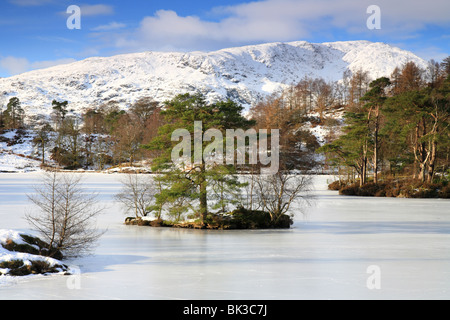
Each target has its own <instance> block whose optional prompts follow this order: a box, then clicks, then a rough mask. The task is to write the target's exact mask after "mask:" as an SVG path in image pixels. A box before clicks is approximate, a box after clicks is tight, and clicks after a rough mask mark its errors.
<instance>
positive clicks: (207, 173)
mask: <svg viewBox="0 0 450 320" xmlns="http://www.w3.org/2000/svg"><path fill="white" fill-rule="evenodd" d="M242 110H243V108H242V106H240V105H238V104H236V103H234V102H232V101H220V102H217V103H212V104H208V103H206V101H205V98H204V96H202V95H199V94H197V95H190V94H184V95H178V96H177V97H175V98H174V99H172V100H171V101H168V102H166V103H165V107H164V108H163V111H162V112H161V113H162V115H163V116H164V117H165V122H166V124H165V125H163V126H162V127H161V128H160V129H159V131H158V136H157V137H155V138H154V139H153V140H152V141H151V142H150V143H149V144H148V145H146V146H144V148H146V149H152V150H159V152H160V155H159V156H158V157H157V158H156V159H154V166H153V170H154V171H155V172H159V173H161V179H163V180H164V183H166V185H167V187H166V188H165V189H164V190H163V191H162V192H160V193H159V195H158V196H157V197H158V201H159V203H160V204H162V203H166V202H170V203H175V202H176V201H179V200H182V199H188V200H189V201H185V203H187V204H189V207H190V208H191V209H193V211H194V212H195V214H196V215H197V216H198V217H199V218H200V219H201V221H203V222H205V220H206V218H207V216H208V210H209V206H208V193H209V192H210V191H209V190H208V187H209V186H211V185H212V178H213V179H216V181H217V179H218V178H217V176H216V175H217V174H219V172H218V171H217V170H214V171H213V170H212V167H211V166H208V165H207V163H206V162H205V156H203V155H205V154H208V151H206V148H207V144H208V143H207V142H205V141H203V142H202V145H201V152H202V154H201V155H200V156H201V159H198V158H197V157H198V155H196V154H195V152H194V151H195V149H196V148H195V143H197V142H196V141H195V136H196V135H201V137H203V135H204V133H205V132H206V131H207V130H208V129H213V128H214V129H218V130H220V131H221V132H223V133H224V132H225V130H226V129H237V128H241V129H244V130H245V129H247V128H250V126H252V125H253V124H254V122H253V121H250V120H247V119H245V118H244V117H243V116H242V114H241V113H242ZM198 121H200V122H201V124H202V126H201V128H199V127H198V126H196V124H195V122H197V123H198ZM176 129H181V130H185V131H184V132H186V133H187V135H188V136H189V137H188V138H190V140H189V141H187V143H188V145H189V147H191V150H192V152H191V153H190V154H188V155H187V159H185V160H186V163H184V164H183V163H179V162H178V163H177V162H176V159H172V151H173V149H174V147H175V146H176V145H177V144H178V143H177V142H174V141H172V139H171V138H172V133H173V132H174V131H175V130H176ZM224 136H225V135H224ZM196 159H197V161H196ZM198 160H200V161H198ZM229 173H230V172H229V171H228V172H227V173H226V174H224V175H223V176H225V175H227V174H229ZM231 181H232V180H231V179H230V180H228V179H224V180H223V182H224V183H228V182H230V183H231ZM195 201H198V206H194V205H193V203H194V202H195ZM184 209H187V206H186V207H185V208H184Z"/></svg>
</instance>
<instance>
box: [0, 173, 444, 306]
mask: <svg viewBox="0 0 450 320" xmlns="http://www.w3.org/2000/svg"><path fill="white" fill-rule="evenodd" d="M84 175H85V181H86V185H87V186H88V187H89V188H90V189H91V190H96V191H98V192H99V193H100V199H101V201H102V202H103V203H104V204H105V205H108V210H107V211H106V213H105V214H104V215H102V216H101V217H100V218H99V220H98V225H99V226H100V227H101V228H107V229H108V231H107V232H106V234H105V235H104V236H103V237H102V238H101V242H100V244H99V246H98V247H97V248H96V250H95V253H94V254H93V255H92V256H88V257H85V258H82V259H77V260H73V261H65V262H66V264H69V265H71V266H72V267H73V269H75V270H76V269H77V268H78V269H79V270H80V274H77V275H74V276H61V275H57V276H36V277H32V278H29V277H28V278H25V279H20V278H14V279H12V278H9V279H6V280H5V279H2V280H0V283H1V284H0V299H283V300H289V299H449V298H450V250H449V247H450V210H449V208H450V200H442V199H391V198H363V197H345V196H339V195H338V194H337V192H335V191H328V190H326V183H327V179H331V178H332V177H327V176H317V177H316V178H315V181H316V183H315V186H316V191H315V194H316V196H317V197H316V200H315V206H314V207H312V208H311V209H310V210H309V212H308V213H307V214H306V215H304V216H302V215H300V216H297V218H296V221H295V223H294V226H293V228H292V229H289V230H254V231H248V230H247V231H245V230H235V231H220V230H216V231H214V230H212V231H204V230H183V229H165V228H149V227H136V226H125V225H124V224H123V221H124V218H125V217H124V215H123V214H122V213H121V211H120V207H119V206H118V205H117V204H115V203H114V202H113V195H114V194H115V193H116V192H117V191H118V190H119V189H120V183H119V182H118V181H119V175H117V174H110V175H107V174H84ZM36 177H38V174H36V173H27V174H1V175H0V229H11V230H19V231H24V232H29V231H30V230H28V226H27V224H26V222H25V221H24V220H23V216H24V212H25V210H27V208H28V209H29V203H28V202H27V201H26V197H25V195H24V193H26V192H31V189H30V186H31V185H33V184H34V183H36V180H35V178H36ZM369 266H377V267H378V268H379V270H380V274H379V275H380V277H379V280H380V282H379V284H380V289H369V288H368V286H367V282H368V281H369V282H370V279H372V278H370V277H371V276H372V274H371V273H367V270H368V268H369ZM0 279H1V278H0Z"/></svg>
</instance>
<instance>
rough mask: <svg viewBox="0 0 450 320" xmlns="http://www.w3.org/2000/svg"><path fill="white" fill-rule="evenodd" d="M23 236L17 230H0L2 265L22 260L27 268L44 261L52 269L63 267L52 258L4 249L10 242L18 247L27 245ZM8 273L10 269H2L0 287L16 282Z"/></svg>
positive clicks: (0, 262) (63, 271)
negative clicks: (32, 263) (9, 282)
mask: <svg viewBox="0 0 450 320" xmlns="http://www.w3.org/2000/svg"><path fill="white" fill-rule="evenodd" d="M21 234H23V233H19V232H18V231H15V230H9V229H0V265H1V264H2V263H4V262H10V261H14V260H22V261H23V263H24V265H25V266H30V265H31V262H32V261H44V262H46V263H47V264H48V265H49V266H50V267H54V266H58V265H59V266H62V265H63V263H62V262H61V261H59V260H57V259H53V258H50V257H44V256H40V255H34V254H29V253H23V252H15V251H9V250H7V249H6V248H4V247H3V246H4V245H6V244H7V243H8V242H9V241H13V242H14V243H16V244H18V245H20V244H27V243H26V242H25V241H24V240H23V238H22V237H21ZM29 236H31V235H29ZM8 272H9V269H7V268H0V285H2V284H5V283H7V282H8V281H11V280H14V278H16V277H12V276H10V275H7V273H8ZM66 272H67V270H62V269H61V271H60V273H66ZM30 276H36V275H30ZM30 276H27V277H30Z"/></svg>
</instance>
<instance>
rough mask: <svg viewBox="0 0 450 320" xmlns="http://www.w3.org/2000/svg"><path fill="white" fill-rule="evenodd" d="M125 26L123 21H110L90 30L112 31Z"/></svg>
mask: <svg viewBox="0 0 450 320" xmlns="http://www.w3.org/2000/svg"><path fill="white" fill-rule="evenodd" d="M126 27H127V25H126V24H124V23H119V22H110V23H108V24H106V25H101V26H98V27H95V28H92V31H112V30H118V29H123V28H126Z"/></svg>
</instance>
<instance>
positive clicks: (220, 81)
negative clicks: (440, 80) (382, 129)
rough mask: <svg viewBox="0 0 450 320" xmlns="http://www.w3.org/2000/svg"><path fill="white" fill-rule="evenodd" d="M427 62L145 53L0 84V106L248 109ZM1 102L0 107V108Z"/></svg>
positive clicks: (313, 52) (380, 56)
mask: <svg viewBox="0 0 450 320" xmlns="http://www.w3.org/2000/svg"><path fill="white" fill-rule="evenodd" d="M408 61H413V62H415V63H416V64H417V65H418V66H419V67H422V68H426V66H427V63H426V61H424V60H423V59H421V58H419V57H418V56H416V55H414V54H413V53H411V52H408V51H404V50H401V49H399V48H396V47H392V46H390V45H387V44H384V43H373V42H369V41H346V42H330V43H322V44H318V43H308V42H305V41H297V42H289V43H268V44H261V45H252V46H245V47H237V48H229V49H223V50H219V51H215V52H189V53H183V52H143V53H132V54H122V55H117V56H113V57H105V58H101V57H95V58H88V59H86V60H83V61H78V62H74V63H71V64H67V65H59V66H55V67H51V68H48V69H42V70H35V71H31V72H27V73H24V74H21V75H17V76H13V77H10V78H3V79H0V99H3V104H5V102H6V101H7V100H9V98H10V97H13V96H17V97H18V98H19V99H20V101H21V102H22V106H23V107H24V109H25V111H27V112H29V113H32V114H49V113H50V112H51V111H52V107H51V102H52V100H53V99H56V100H60V101H63V100H67V101H69V106H70V108H71V109H74V110H75V111H81V109H82V108H85V107H89V106H93V105H100V104H102V103H104V102H107V101H110V100H116V101H118V102H119V103H121V104H122V105H123V107H126V106H128V105H129V104H131V103H133V102H134V101H136V100H137V99H139V98H141V97H144V96H150V97H153V98H154V99H155V100H157V101H165V100H167V99H171V98H173V97H174V96H175V95H176V94H179V93H187V92H189V93H195V92H198V91H200V92H202V93H203V94H205V96H206V97H207V99H208V100H210V101H214V100H216V99H226V98H231V99H233V100H235V101H237V102H239V103H241V104H243V105H245V106H247V107H248V106H250V105H252V104H254V103H256V102H257V101H258V100H259V99H262V98H263V97H265V96H266V95H268V94H271V93H273V92H274V91H275V90H277V89H280V88H282V87H284V86H287V85H291V84H294V83H297V82H298V81H300V80H301V79H302V78H304V77H305V76H309V77H321V78H323V79H325V80H333V81H334V80H339V79H341V78H342V76H343V73H344V72H345V71H346V70H350V71H352V72H355V71H357V70H360V69H362V70H364V71H367V72H368V73H369V75H370V76H371V78H373V79H376V78H378V77H380V76H389V75H390V74H391V73H392V71H393V70H394V68H395V67H396V66H401V65H402V64H404V63H406V62H408ZM0 102H2V101H0Z"/></svg>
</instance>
